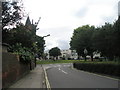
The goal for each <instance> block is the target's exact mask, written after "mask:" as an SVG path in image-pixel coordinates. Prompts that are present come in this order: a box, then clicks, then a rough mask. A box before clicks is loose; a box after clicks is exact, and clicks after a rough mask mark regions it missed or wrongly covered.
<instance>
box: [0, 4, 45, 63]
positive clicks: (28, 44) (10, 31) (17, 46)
mask: <svg viewBox="0 0 120 90" xmlns="http://www.w3.org/2000/svg"><path fill="white" fill-rule="evenodd" d="M19 5H20V2H2V8H3V10H2V24H3V26H2V38H3V39H2V41H3V42H2V43H7V44H9V45H10V48H9V52H12V53H17V54H19V55H20V58H21V59H22V60H23V61H25V60H26V61H27V62H28V61H29V60H28V59H30V60H31V59H34V58H33V57H34V56H35V54H38V53H39V57H40V56H42V54H43V52H44V44H45V41H44V39H43V37H40V36H37V35H36V30H38V28H37V25H38V23H39V20H38V22H35V24H34V23H31V22H30V19H29V17H28V18H27V21H26V24H25V25H23V24H22V23H21V22H20V20H21V19H22V18H23V16H24V14H23V13H22V12H23V11H24V10H23V7H22V6H19ZM9 27H10V28H9Z"/></svg>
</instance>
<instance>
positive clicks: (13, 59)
mask: <svg viewBox="0 0 120 90" xmlns="http://www.w3.org/2000/svg"><path fill="white" fill-rule="evenodd" d="M32 68H33V65H32ZM29 71H30V64H23V63H21V62H20V61H19V57H18V55H15V54H12V53H8V52H2V87H3V88H7V87H9V86H10V85H11V84H13V83H14V82H15V81H17V80H18V79H20V78H21V77H22V76H23V75H25V74H27V73H28V72H29Z"/></svg>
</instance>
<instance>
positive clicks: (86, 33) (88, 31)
mask: <svg viewBox="0 0 120 90" xmlns="http://www.w3.org/2000/svg"><path fill="white" fill-rule="evenodd" d="M93 32H94V26H89V25H85V26H82V27H78V28H77V29H75V30H74V33H73V36H72V38H71V41H70V46H71V49H75V50H76V51H77V53H78V55H79V56H85V54H84V49H85V48H86V49H87V51H88V55H90V56H91V57H93V51H94V48H93V45H92V38H91V37H92V34H93ZM92 60H93V58H92Z"/></svg>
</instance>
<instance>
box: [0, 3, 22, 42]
mask: <svg viewBox="0 0 120 90" xmlns="http://www.w3.org/2000/svg"><path fill="white" fill-rule="evenodd" d="M23 16H24V10H23V5H22V3H21V2H9V1H8V2H2V41H3V42H4V43H7V42H8V41H9V40H8V38H9V35H10V33H9V31H10V30H9V29H10V28H11V27H13V26H16V25H19V24H20V20H21V19H22V18H23Z"/></svg>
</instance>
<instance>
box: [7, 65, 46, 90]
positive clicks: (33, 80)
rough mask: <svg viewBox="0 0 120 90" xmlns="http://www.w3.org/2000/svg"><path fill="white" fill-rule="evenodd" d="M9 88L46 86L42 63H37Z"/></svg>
mask: <svg viewBox="0 0 120 90" xmlns="http://www.w3.org/2000/svg"><path fill="white" fill-rule="evenodd" d="M9 88H46V86H45V79H44V70H43V68H42V65H37V66H36V68H35V69H34V70H32V71H30V73H29V74H27V75H25V76H24V77H23V78H21V79H20V80H18V81H17V82H16V83H15V84H13V85H12V86H10V87H9Z"/></svg>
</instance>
